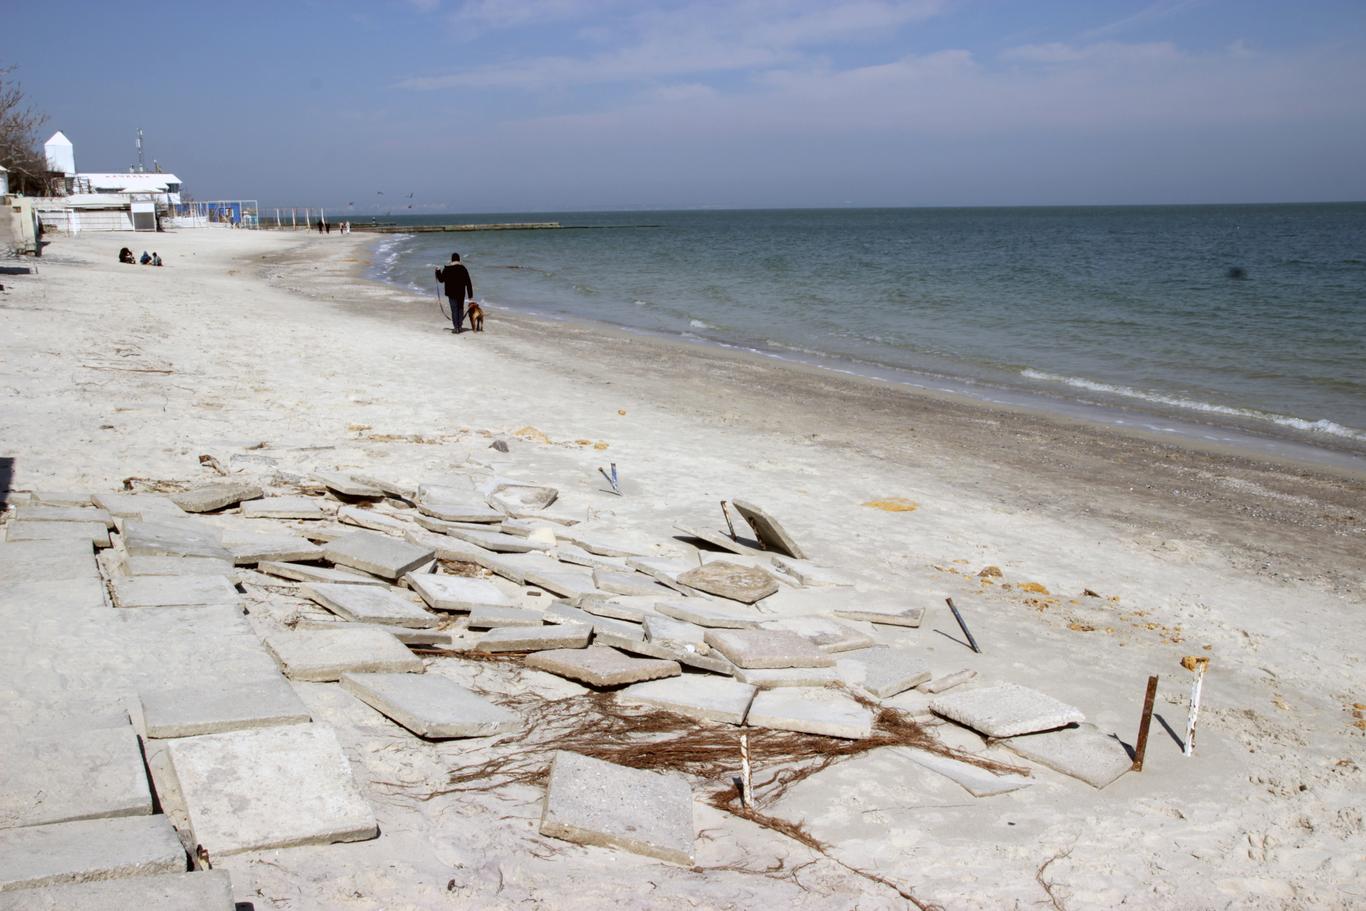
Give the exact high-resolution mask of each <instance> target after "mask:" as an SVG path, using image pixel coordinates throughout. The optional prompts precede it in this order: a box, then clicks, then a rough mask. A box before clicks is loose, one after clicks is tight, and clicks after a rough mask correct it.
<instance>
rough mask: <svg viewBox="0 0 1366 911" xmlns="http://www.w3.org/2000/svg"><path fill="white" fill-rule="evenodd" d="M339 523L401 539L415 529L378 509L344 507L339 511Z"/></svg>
mask: <svg viewBox="0 0 1366 911" xmlns="http://www.w3.org/2000/svg"><path fill="white" fill-rule="evenodd" d="M337 521H338V522H341V523H342V524H344V525H355V526H357V527H359V528H368V529H369V530H370V531H380V532H383V533H385V534H386V535H394V536H397V537H400V538H401V537H403V535H404V533H405V532H407V531H409V530H410V529H412V527H413V524H412V523H411V522H409V521H407V520H406V519H400V518H399V517H398V516H395V515H392V514H390V513H387V512H380V511H379V510H377V509H362V508H360V507H359V506H343V507H342V508H341V509H338V510H337Z"/></svg>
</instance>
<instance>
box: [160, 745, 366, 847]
mask: <svg viewBox="0 0 1366 911" xmlns="http://www.w3.org/2000/svg"><path fill="white" fill-rule="evenodd" d="M166 753H167V758H168V760H169V763H170V766H171V769H172V770H173V772H174V774H175V781H176V784H177V785H178V787H179V789H180V794H181V797H182V798H183V800H184V802H185V811H186V815H187V816H188V817H189V821H190V830H191V832H192V833H193V836H194V840H195V842H196V844H198V845H199V846H200V847H202V848H203V850H204V851H205V852H206V853H207V854H208V856H209V859H210V860H215V859H219V858H222V857H226V856H229V855H232V854H241V853H243V852H245V851H260V850H265V849H267V848H288V847H294V846H296V845H319V844H323V845H325V844H332V843H334V842H339V841H364V840H366V839H370V838H374V837H375V836H376V835H378V834H379V826H378V823H377V822H376V821H375V814H374V812H373V811H372V810H371V809H370V805H369V803H367V802H366V800H365V798H364V797H363V796H361V792H360V790H359V789H358V788H357V787H356V782H355V780H354V779H353V778H352V776H351V764H350V763H349V762H347V760H346V756H345V754H343V753H342V749H341V744H339V743H338V742H337V736H336V734H334V733H333V732H332V729H331V728H330V727H328V726H326V725H322V724H296V725H289V726H285V727H270V728H259V729H256V730H249V731H232V732H230V733H225V734H205V735H203V736H202V737H186V738H184V739H181V740H172V741H170V742H169V744H168V745H167V750H166Z"/></svg>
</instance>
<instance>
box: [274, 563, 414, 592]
mask: <svg viewBox="0 0 1366 911" xmlns="http://www.w3.org/2000/svg"><path fill="white" fill-rule="evenodd" d="M256 569H257V571H258V572H263V573H266V574H267V575H270V576H276V577H278V578H281V579H290V580H292V581H295V582H329V583H332V582H334V583H338V584H341V585H383V586H388V584H389V583H388V582H385V581H384V580H383V579H377V578H375V577H374V576H371V575H368V574H366V573H358V572H356V571H354V570H350V569H336V568H334V567H331V566H313V565H311V564H308V563H284V562H281V561H278V560H262V561H261V562H260V563H258V564H256Z"/></svg>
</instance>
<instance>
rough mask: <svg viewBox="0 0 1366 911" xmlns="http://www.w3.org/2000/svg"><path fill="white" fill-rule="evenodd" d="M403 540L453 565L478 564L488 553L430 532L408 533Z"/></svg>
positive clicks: (415, 531) (416, 531)
mask: <svg viewBox="0 0 1366 911" xmlns="http://www.w3.org/2000/svg"><path fill="white" fill-rule="evenodd" d="M403 540H405V541H407V542H408V543H409V544H416V545H417V546H418V547H422V548H426V549H427V550H430V551H432V553H434V554H436V556H437V559H439V560H450V561H451V562H453V563H478V562H479V560H480V559H482V558H483V557H484V556H485V555H486V553H487V552H486V551H484V550H482V549H481V548H478V547H475V546H474V545H473V544H466V543H465V542H464V541H458V540H456V539H455V538H452V537H450V536H448V535H442V534H433V533H432V532H429V531H419V530H416V529H413V530H411V531H407V532H405V533H404V535H403ZM481 565H482V564H481ZM519 584H520V583H519Z"/></svg>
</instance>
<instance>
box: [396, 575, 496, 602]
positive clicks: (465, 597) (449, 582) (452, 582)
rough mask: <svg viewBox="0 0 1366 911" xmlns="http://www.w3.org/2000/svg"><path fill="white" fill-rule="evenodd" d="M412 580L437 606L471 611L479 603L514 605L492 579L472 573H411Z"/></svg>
mask: <svg viewBox="0 0 1366 911" xmlns="http://www.w3.org/2000/svg"><path fill="white" fill-rule="evenodd" d="M406 578H407V580H408V584H409V585H411V586H412V587H413V591H415V592H417V594H418V597H420V598H421V599H422V600H423V601H426V602H427V606H428V607H431V608H432V609H434V610H444V611H471V610H474V609H475V608H476V607H512V606H513V604H512V599H511V598H509V597H508V596H507V595H505V594H503V592H502V590H501V589H499V588H498V586H496V585H494V584H493V583H492V582H490V581H489V580H488V579H472V578H470V577H468V576H438V575H434V574H432V573H423V574H421V575H417V574H409V575H408V576H407V577H406Z"/></svg>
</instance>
